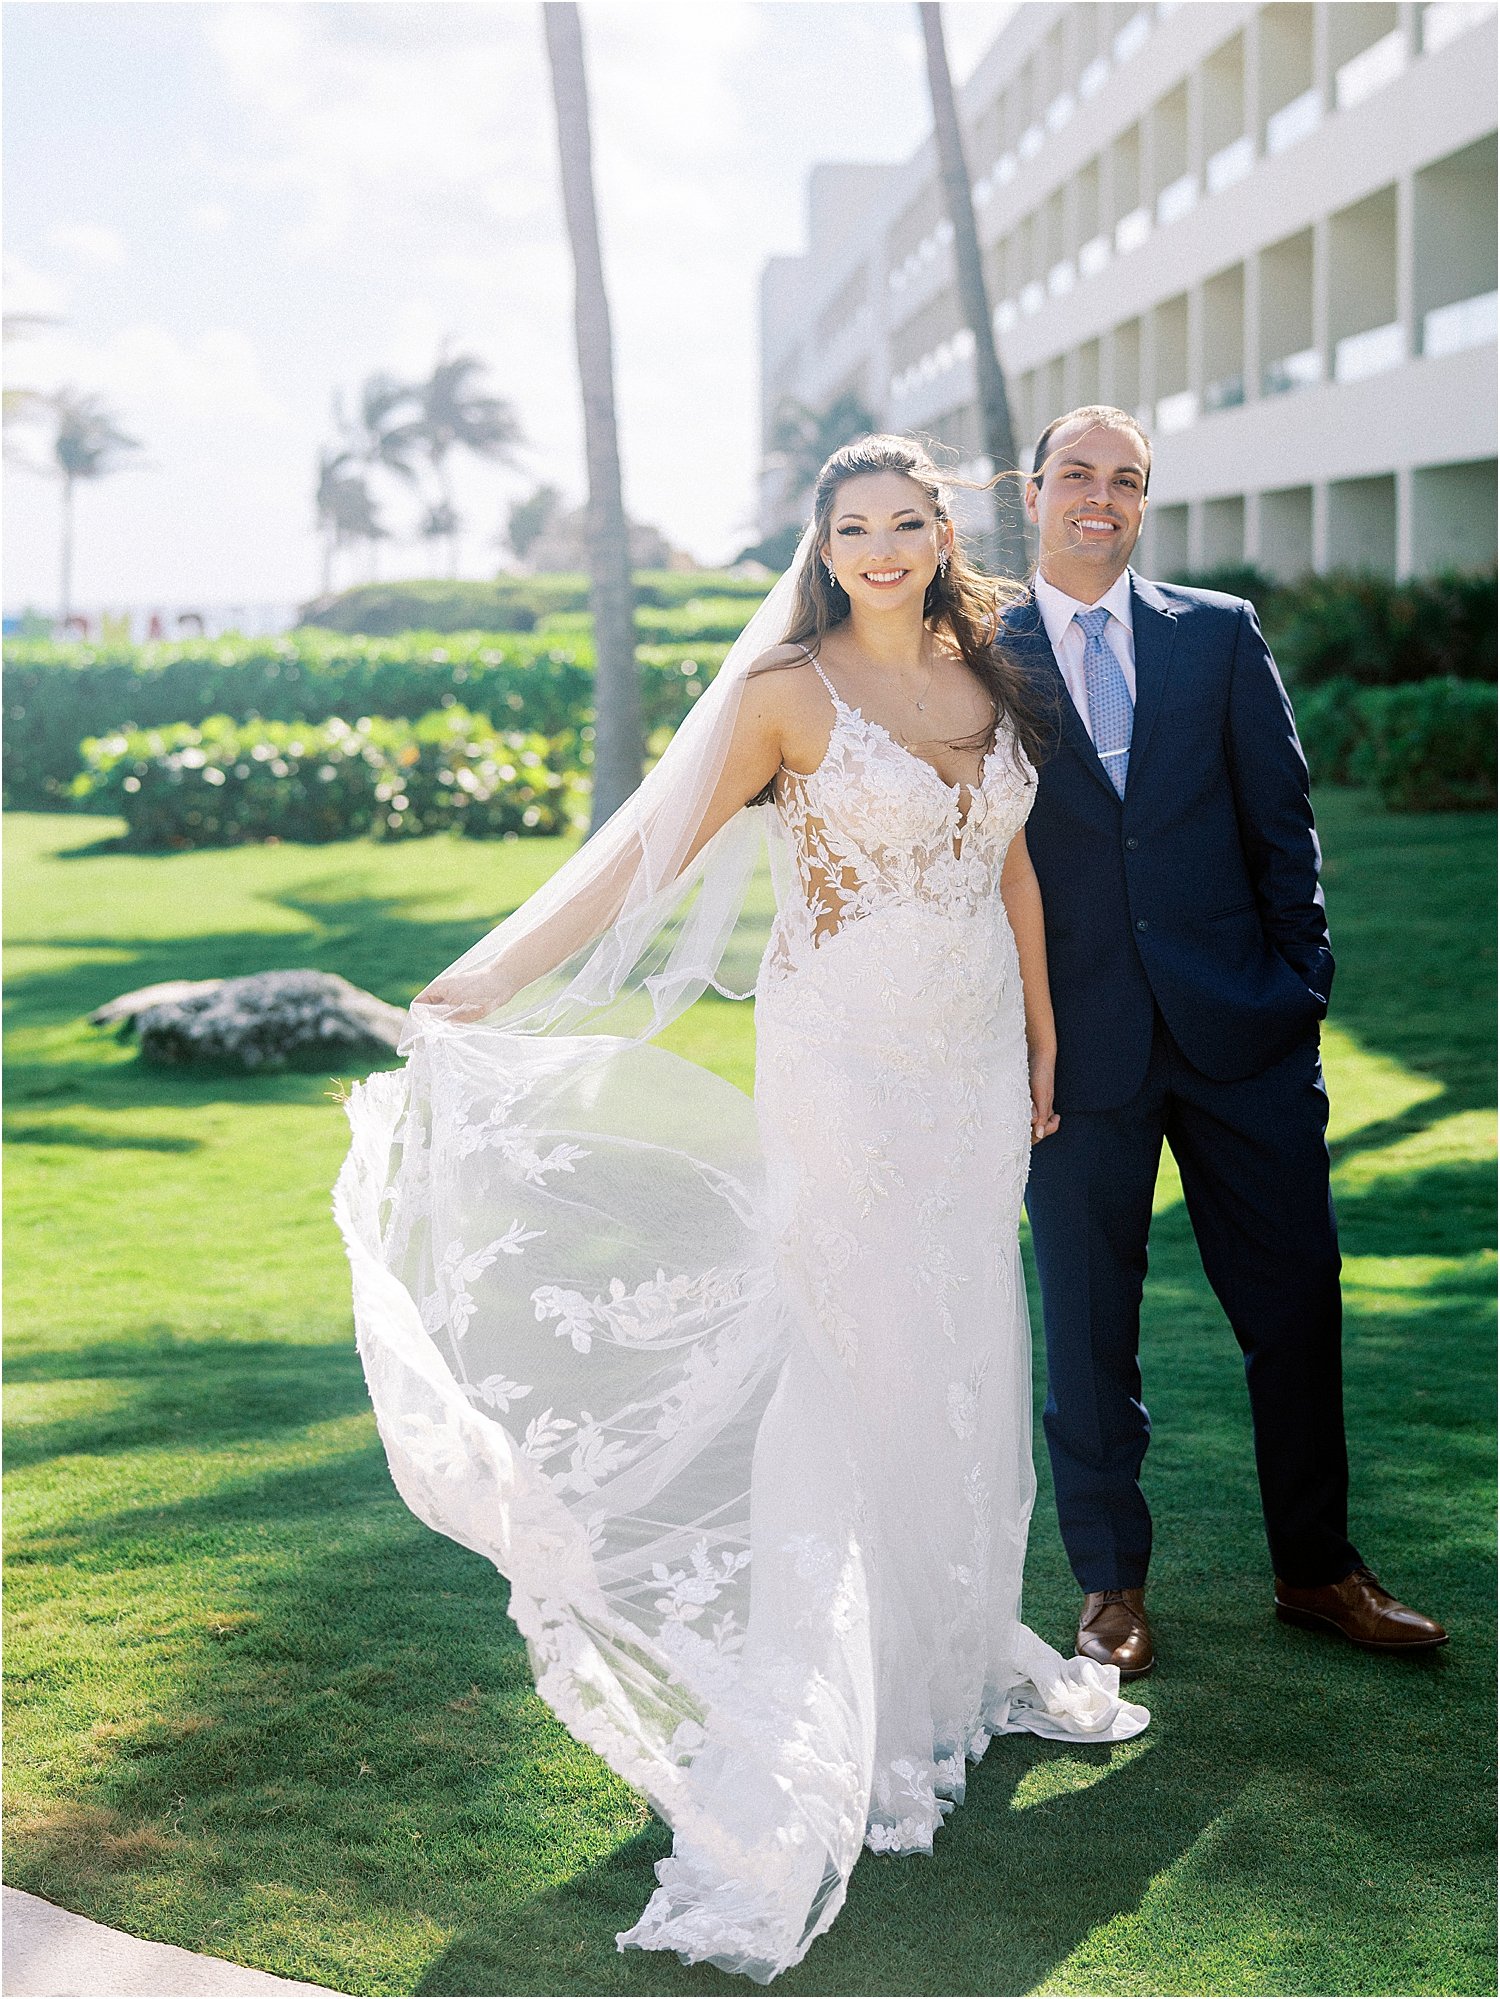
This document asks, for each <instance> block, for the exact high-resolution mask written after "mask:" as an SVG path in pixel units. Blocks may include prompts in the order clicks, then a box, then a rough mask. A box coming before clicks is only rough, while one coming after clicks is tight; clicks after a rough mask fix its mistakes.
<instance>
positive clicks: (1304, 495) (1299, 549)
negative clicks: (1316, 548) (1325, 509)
mask: <svg viewBox="0 0 1500 1999" xmlns="http://www.w3.org/2000/svg"><path fill="white" fill-rule="evenodd" d="M1260 566H1261V568H1262V569H1264V570H1267V571H1268V572H1269V573H1270V574H1271V575H1272V576H1275V577H1277V578H1278V579H1279V580H1280V581H1281V582H1283V583H1294V582H1295V581H1296V580H1297V578H1298V577H1299V576H1306V575H1307V573H1308V571H1309V570H1310V569H1311V568H1312V566H1313V494H1312V487H1311V486H1286V487H1283V488H1282V489H1281V490H1280V491H1279V492H1274V493H1262V494H1261V496H1260Z"/></svg>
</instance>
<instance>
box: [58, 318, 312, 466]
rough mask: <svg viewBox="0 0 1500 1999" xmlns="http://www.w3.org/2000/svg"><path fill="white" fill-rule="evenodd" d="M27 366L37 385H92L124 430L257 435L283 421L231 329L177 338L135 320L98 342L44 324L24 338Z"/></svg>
mask: <svg viewBox="0 0 1500 1999" xmlns="http://www.w3.org/2000/svg"><path fill="white" fill-rule="evenodd" d="M27 364H28V365H27V374H28V377H29V379H30V380H31V381H33V382H34V383H36V385H37V386H38V387H43V388H46V389H55V388H61V387H63V386H64V385H65V384H71V385H73V386H75V387H81V388H87V389H90V390H94V391H97V392H98V393H99V394H101V395H103V396H104V397H105V398H106V400H108V401H109V402H110V403H112V404H113V405H114V406H115V407H116V411H117V414H118V416H119V417H120V420H121V422H122V423H123V424H124V427H125V428H126V429H127V430H130V431H132V432H141V433H145V432H151V431H155V432H157V433H158V434H160V433H162V432H164V431H166V432H171V431H177V430H178V429H180V428H181V427H183V426H188V427H195V426H197V427H205V428H206V429H207V430H208V431H210V432H215V431H227V432H229V433H231V434H232V433H234V432H236V431H239V430H241V429H248V430H250V431H251V432H252V433H253V434H264V432H265V431H266V430H268V429H269V430H284V429H285V428H286V427H287V426H288V424H289V423H290V422H291V412H290V410H289V409H288V407H287V405H286V404H285V403H284V402H283V400H282V399H281V398H280V397H279V396H278V395H277V394H276V393H275V392H274V390H273V389H272V388H271V386H270V384H269V383H268V382H267V380H266V377H265V374H264V371H263V369H262V366H261V362H260V358H259V356H258V354H257V353H256V350H255V347H254V345H253V343H252V342H251V340H250V339H249V337H248V335H246V334H245V333H243V332H241V331H240V330H239V329H238V328H235V327H227V326H221V327H213V328H210V329H209V330H208V331H207V332H205V333H201V334H198V335H195V336H194V337H192V338H191V339H184V338H183V337H182V336H181V335H179V334H177V333H174V332H173V331H172V330H171V329H170V328H169V327H166V326H162V325H159V324H157V323H154V322H152V321H148V320H136V321H133V322H132V323H131V324H130V325H128V326H123V327H121V328H120V329H119V330H118V331H117V332H115V333H112V334H111V335H109V336H108V338H106V339H103V340H89V339H86V338H84V337H83V336H82V335H80V334H78V333H77V332H75V331H74V330H72V329H71V328H69V327H67V326H57V327H49V328H46V329H44V330H42V331H40V332H39V333H38V334H37V337H36V338H35V339H34V340H33V341H32V343H31V344H30V346H29V348H28V352H27ZM148 441H149V439H148Z"/></svg>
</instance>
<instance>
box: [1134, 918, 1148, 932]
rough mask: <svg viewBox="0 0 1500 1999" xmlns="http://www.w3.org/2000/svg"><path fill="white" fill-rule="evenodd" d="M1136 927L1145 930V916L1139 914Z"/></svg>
mask: <svg viewBox="0 0 1500 1999" xmlns="http://www.w3.org/2000/svg"><path fill="white" fill-rule="evenodd" d="M1135 927H1136V929H1137V930H1144V929H1145V928H1146V919H1145V917H1144V916H1138V917H1137V918H1136V919H1135Z"/></svg>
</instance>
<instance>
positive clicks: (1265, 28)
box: [1260, 0, 1323, 153]
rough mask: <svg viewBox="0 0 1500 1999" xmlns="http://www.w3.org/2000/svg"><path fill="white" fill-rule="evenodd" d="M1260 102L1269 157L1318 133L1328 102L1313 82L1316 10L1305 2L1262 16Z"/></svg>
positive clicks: (1283, 3) (1286, 1)
mask: <svg viewBox="0 0 1500 1999" xmlns="http://www.w3.org/2000/svg"><path fill="white" fill-rule="evenodd" d="M1260 102H1261V108H1262V113H1263V115H1264V117H1265V120H1266V151H1267V152H1268V153H1281V152H1285V150H1286V149H1287V147H1288V146H1293V145H1295V144H1296V143H1297V141H1298V140H1299V139H1305V138H1306V137H1307V135H1308V133H1309V132H1313V131H1316V130H1317V127H1318V123H1319V121H1320V119H1321V118H1322V115H1323V100H1322V97H1321V96H1320V94H1319V92H1318V89H1317V85H1316V82H1315V80H1314V76H1313V9H1312V8H1311V6H1308V5H1304V4H1302V0H1278V4H1277V5H1275V6H1270V7H1262V8H1261V10H1260Z"/></svg>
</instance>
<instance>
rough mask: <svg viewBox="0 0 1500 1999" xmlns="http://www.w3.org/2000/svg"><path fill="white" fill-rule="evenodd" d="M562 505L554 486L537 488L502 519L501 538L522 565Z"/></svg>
mask: <svg viewBox="0 0 1500 1999" xmlns="http://www.w3.org/2000/svg"><path fill="white" fill-rule="evenodd" d="M561 506H562V494H561V493H560V492H559V491H558V490H557V488H556V486H547V485H542V486H538V487H537V488H536V490H535V492H533V493H530V494H528V495H527V497H526V498H525V499H524V500H517V501H516V502H515V503H514V505H513V506H512V507H511V509H510V512H509V513H508V514H507V515H506V517H505V534H504V537H503V539H504V542H505V544H506V546H507V547H508V548H509V549H510V551H511V553H512V554H513V555H514V556H516V557H517V558H518V559H519V560H520V561H522V562H524V561H525V560H526V558H527V557H528V555H530V553H531V551H532V549H533V548H535V547H536V544H537V542H538V541H539V540H540V539H541V537H542V536H543V535H544V534H545V533H546V532H547V530H548V528H549V527H551V525H552V523H553V522H554V521H555V520H556V519H557V515H558V511H559V509H560V508H561Z"/></svg>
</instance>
